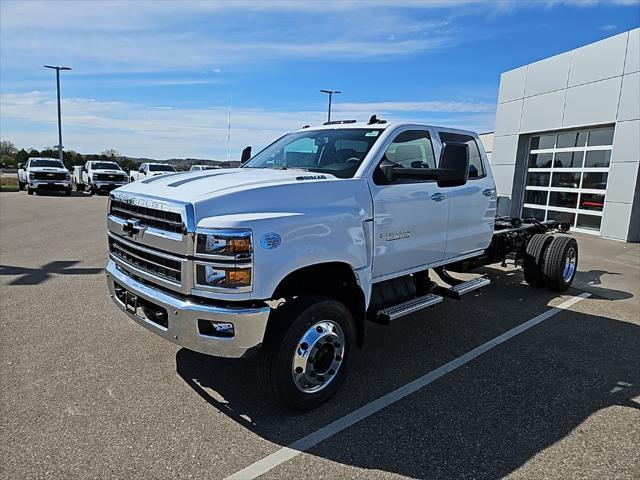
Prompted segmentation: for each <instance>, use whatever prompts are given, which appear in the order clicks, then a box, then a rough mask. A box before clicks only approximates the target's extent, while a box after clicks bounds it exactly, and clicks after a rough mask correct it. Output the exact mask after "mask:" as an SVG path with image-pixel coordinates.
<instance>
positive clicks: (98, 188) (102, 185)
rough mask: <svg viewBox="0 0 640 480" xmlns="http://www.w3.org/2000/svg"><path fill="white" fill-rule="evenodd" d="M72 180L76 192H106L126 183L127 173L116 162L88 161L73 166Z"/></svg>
mask: <svg viewBox="0 0 640 480" xmlns="http://www.w3.org/2000/svg"><path fill="white" fill-rule="evenodd" d="M71 178H72V182H73V184H74V185H75V187H76V190H77V191H78V192H84V191H85V190H88V191H89V193H90V194H91V195H93V194H94V193H97V192H108V191H111V190H113V189H114V188H117V187H120V186H122V185H125V184H126V183H127V180H128V179H127V174H126V173H125V172H124V171H123V170H122V169H121V168H120V165H118V164H117V163H116V162H103V161H90V162H86V163H85V164H84V165H76V166H74V167H73V174H72V175H71Z"/></svg>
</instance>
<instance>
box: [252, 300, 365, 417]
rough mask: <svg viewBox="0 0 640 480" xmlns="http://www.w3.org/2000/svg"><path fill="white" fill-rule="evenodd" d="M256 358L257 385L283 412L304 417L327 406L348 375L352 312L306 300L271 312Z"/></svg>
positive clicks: (325, 302)
mask: <svg viewBox="0 0 640 480" xmlns="http://www.w3.org/2000/svg"><path fill="white" fill-rule="evenodd" d="M272 315H273V316H272V318H271V319H270V320H269V329H268V331H267V334H266V336H265V340H264V343H263V344H262V348H261V350H260V355H259V358H258V382H259V384H260V386H261V387H262V389H263V390H264V391H265V392H266V393H267V394H268V395H269V396H270V397H271V398H272V399H273V400H274V401H275V402H276V403H279V404H281V405H283V406H285V407H286V408H289V409H292V410H297V411H307V410H311V409H313V408H315V407H317V406H319V405H321V404H322V403H324V402H326V401H327V400H329V399H330V398H331V397H332V396H333V395H334V394H335V393H336V392H337V391H338V389H339V388H340V386H341V385H342V382H344V380H345V378H346V377H347V374H348V372H349V367H350V365H351V356H352V350H353V346H354V345H355V341H354V338H355V327H354V321H353V317H352V316H351V312H349V310H348V309H347V308H346V307H345V306H344V305H343V304H341V303H339V302H336V301H335V300H331V299H329V298H327V297H321V296H317V295H307V296H302V297H297V298H295V299H292V300H288V301H287V302H286V303H285V305H284V306H282V307H281V308H278V309H277V310H275V311H274V312H273V314H272Z"/></svg>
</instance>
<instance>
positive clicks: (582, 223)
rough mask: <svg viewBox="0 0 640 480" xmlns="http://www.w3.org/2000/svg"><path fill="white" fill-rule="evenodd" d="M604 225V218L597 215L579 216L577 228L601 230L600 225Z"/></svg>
mask: <svg viewBox="0 0 640 480" xmlns="http://www.w3.org/2000/svg"><path fill="white" fill-rule="evenodd" d="M601 223H602V217H597V216H595V215H584V214H582V213H581V214H580V215H578V223H577V224H576V227H580V228H587V229H589V230H600V224H601Z"/></svg>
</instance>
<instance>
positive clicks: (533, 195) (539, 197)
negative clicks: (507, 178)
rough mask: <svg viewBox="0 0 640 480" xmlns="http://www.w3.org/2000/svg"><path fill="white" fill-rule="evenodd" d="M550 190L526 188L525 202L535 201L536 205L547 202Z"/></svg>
mask: <svg viewBox="0 0 640 480" xmlns="http://www.w3.org/2000/svg"><path fill="white" fill-rule="evenodd" d="M547 195H548V192H542V191H540V190H526V191H525V193H524V203H533V204H535V205H546V204H547Z"/></svg>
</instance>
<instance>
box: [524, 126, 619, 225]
mask: <svg viewBox="0 0 640 480" xmlns="http://www.w3.org/2000/svg"><path fill="white" fill-rule="evenodd" d="M612 145H613V127H607V128H593V129H588V130H575V131H570V132H562V133H553V134H540V135H534V136H532V137H531V139H530V142H529V155H528V165H527V176H526V186H525V192H524V199H523V207H522V217H523V218H535V219H537V220H559V221H562V222H569V223H571V225H572V226H573V228H574V229H575V230H577V231H583V232H584V233H600V226H601V224H602V215H603V210H604V199H605V196H606V190H607V180H608V177H609V164H610V162H611V148H612Z"/></svg>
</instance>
